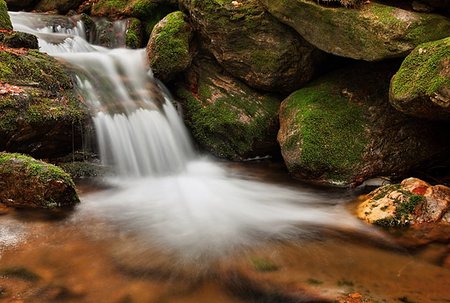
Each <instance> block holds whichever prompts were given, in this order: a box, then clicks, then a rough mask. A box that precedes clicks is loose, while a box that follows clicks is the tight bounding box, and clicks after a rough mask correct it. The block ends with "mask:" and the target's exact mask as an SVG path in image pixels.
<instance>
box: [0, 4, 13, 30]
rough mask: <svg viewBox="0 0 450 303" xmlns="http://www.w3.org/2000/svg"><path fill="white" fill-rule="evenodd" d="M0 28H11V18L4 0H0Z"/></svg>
mask: <svg viewBox="0 0 450 303" xmlns="http://www.w3.org/2000/svg"><path fill="white" fill-rule="evenodd" d="M0 29H7V30H12V29H13V28H12V24H11V19H10V18H9V15H8V7H7V6H6V2H5V1H4V0H0Z"/></svg>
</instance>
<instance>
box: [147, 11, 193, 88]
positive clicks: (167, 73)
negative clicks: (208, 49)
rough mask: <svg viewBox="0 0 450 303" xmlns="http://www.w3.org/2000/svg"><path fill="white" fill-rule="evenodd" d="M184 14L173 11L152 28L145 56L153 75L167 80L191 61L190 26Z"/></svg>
mask: <svg viewBox="0 0 450 303" xmlns="http://www.w3.org/2000/svg"><path fill="white" fill-rule="evenodd" d="M185 17H186V16H185V15H184V14H183V13H182V12H180V11H177V12H173V13H170V14H169V15H167V16H166V17H164V19H162V20H161V21H160V22H159V23H158V24H157V25H156V26H155V27H154V28H153V31H152V34H151V35H150V40H149V42H148V45H147V57H148V61H149V64H150V68H151V69H152V71H153V73H154V75H155V77H157V78H158V79H160V80H162V81H168V80H170V79H172V78H173V77H174V76H176V75H177V74H179V73H181V72H182V71H184V70H185V69H186V68H188V67H189V65H190V64H191V62H192V57H193V51H192V47H191V45H190V42H191V40H192V36H193V33H192V28H191V26H190V25H189V23H188V22H186V20H185Z"/></svg>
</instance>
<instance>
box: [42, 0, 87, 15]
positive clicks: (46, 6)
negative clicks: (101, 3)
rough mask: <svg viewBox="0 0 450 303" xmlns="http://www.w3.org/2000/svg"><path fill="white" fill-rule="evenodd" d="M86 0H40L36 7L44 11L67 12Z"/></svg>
mask: <svg viewBox="0 0 450 303" xmlns="http://www.w3.org/2000/svg"><path fill="white" fill-rule="evenodd" d="M83 2H84V0H40V1H39V2H38V3H37V5H36V6H35V7H34V9H36V10H38V11H42V12H50V11H57V12H58V13H60V14H66V13H67V12H68V11H70V10H71V9H77V8H78V7H79V6H80V5H81V4H82V3H83Z"/></svg>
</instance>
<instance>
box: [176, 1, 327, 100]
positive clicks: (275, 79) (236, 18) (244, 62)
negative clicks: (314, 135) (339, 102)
mask: <svg viewBox="0 0 450 303" xmlns="http://www.w3.org/2000/svg"><path fill="white" fill-rule="evenodd" d="M180 4H181V6H182V7H183V8H184V10H185V11H186V12H187V13H188V14H189V16H190V18H191V20H192V23H193V25H194V27H195V29H196V30H197V31H198V32H199V33H200V40H201V45H202V47H205V48H206V49H207V50H208V51H209V52H211V53H212V54H213V55H214V57H215V58H216V60H217V61H218V62H219V63H220V65H222V67H223V68H224V69H225V70H226V71H227V72H229V73H230V74H231V75H232V76H234V77H236V78H238V79H240V80H242V81H244V82H245V83H246V84H248V85H249V86H251V87H253V88H256V89H259V90H264V91H272V92H277V93H279V92H284V93H287V92H291V91H292V90H294V89H297V88H299V87H301V86H302V85H304V84H305V83H306V82H308V81H309V80H311V79H312V77H313V76H314V74H315V72H316V70H317V67H318V65H320V63H321V61H322V60H324V54H323V53H322V52H320V51H319V50H317V49H316V48H315V47H313V46H312V45H310V44H309V43H308V42H306V41H305V40H304V39H303V38H302V37H300V36H299V35H298V34H297V33H296V32H295V31H294V30H292V29H291V28H289V27H287V26H285V25H284V24H282V23H280V22H279V21H278V20H276V19H275V18H273V17H272V16H271V15H270V14H269V13H267V11H266V10H265V9H264V7H262V6H261V4H260V3H259V2H258V1H257V0H241V1H231V0H226V1H219V0H209V1H204V0H182V1H180Z"/></svg>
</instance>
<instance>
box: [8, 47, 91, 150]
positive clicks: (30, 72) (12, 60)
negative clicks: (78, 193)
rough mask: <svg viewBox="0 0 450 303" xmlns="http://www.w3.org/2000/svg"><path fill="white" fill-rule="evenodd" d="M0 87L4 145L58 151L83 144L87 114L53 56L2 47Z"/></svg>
mask: <svg viewBox="0 0 450 303" xmlns="http://www.w3.org/2000/svg"><path fill="white" fill-rule="evenodd" d="M0 88H1V89H0V150H6V151H14V152H24V153H27V154H31V155H33V156H35V157H54V156H59V155H64V154H66V153H68V152H70V151H72V148H77V147H78V146H80V144H81V137H82V134H81V130H82V127H83V124H84V123H85V122H86V121H87V119H88V118H89V115H88V112H87V109H86V108H85V106H84V105H83V104H82V103H81V102H80V100H79V99H78V97H77V95H76V93H75V91H74V90H73V84H72V80H71V78H70V77H69V75H68V74H67V73H66V72H65V71H64V68H63V66H62V65H61V64H60V63H58V62H57V61H56V60H55V59H54V58H52V57H50V56H48V55H46V54H43V53H40V52H39V51H37V50H28V49H14V48H5V47H4V48H3V49H1V50H0Z"/></svg>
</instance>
